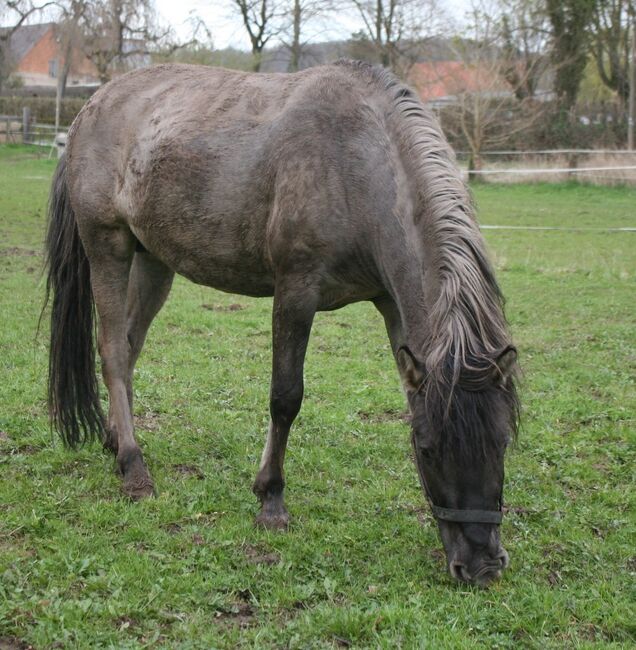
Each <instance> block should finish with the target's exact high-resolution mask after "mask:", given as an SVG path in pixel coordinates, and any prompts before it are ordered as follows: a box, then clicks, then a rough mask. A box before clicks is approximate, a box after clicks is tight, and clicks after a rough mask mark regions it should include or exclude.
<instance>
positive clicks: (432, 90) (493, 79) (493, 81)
mask: <svg viewBox="0 0 636 650" xmlns="http://www.w3.org/2000/svg"><path fill="white" fill-rule="evenodd" d="M409 81H410V83H411V84H413V85H414V86H415V87H416V88H417V90H418V92H419V94H420V96H421V97H422V99H423V100H424V101H431V100H436V99H442V98H450V97H454V96H457V95H458V94H461V93H479V94H493V93H494V94H501V93H506V94H509V93H510V92H511V90H510V87H509V86H508V85H507V84H506V81H505V80H504V79H503V78H502V77H500V76H499V75H498V74H497V73H496V72H495V71H493V70H492V69H489V68H488V67H487V66H485V65H479V64H477V65H473V66H468V65H466V64H464V63H463V62H461V61H435V62H425V63H416V64H415V65H414V66H413V67H412V68H411V71H410V73H409Z"/></svg>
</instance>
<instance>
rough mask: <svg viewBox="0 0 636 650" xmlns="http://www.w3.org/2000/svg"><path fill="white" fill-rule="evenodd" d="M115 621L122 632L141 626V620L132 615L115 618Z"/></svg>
mask: <svg viewBox="0 0 636 650" xmlns="http://www.w3.org/2000/svg"><path fill="white" fill-rule="evenodd" d="M114 623H115V625H116V626H117V629H118V630H119V631H120V632H123V631H124V630H131V629H134V628H136V627H139V621H138V620H136V619H134V618H132V617H131V616H119V617H118V618H116V619H115V621H114Z"/></svg>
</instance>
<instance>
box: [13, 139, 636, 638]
mask: <svg viewBox="0 0 636 650" xmlns="http://www.w3.org/2000/svg"><path fill="white" fill-rule="evenodd" d="M54 166H55V163H54V162H53V161H48V160H46V159H45V158H42V157H41V158H37V157H36V155H35V154H34V152H32V151H29V150H27V149H24V148H20V147H10V146H4V147H0V242H1V245H0V322H1V326H0V371H1V374H0V648H2V649H3V650H5V649H11V650H13V649H16V648H26V647H29V645H32V646H33V647H34V648H38V649H40V648H89V647H90V648H97V647H112V648H152V647H166V648H175V647H176V648H238V647H245V648H339V647H352V648H476V647H483V648H513V647H514V648H518V647H521V648H541V650H544V649H546V648H588V647H616V648H627V647H633V645H634V643H636V638H635V635H636V627H635V619H636V615H635V608H636V580H635V576H636V548H635V542H636V525H635V512H636V507H635V506H636V498H635V494H636V492H635V489H634V478H635V477H634V468H635V464H634V461H635V456H636V453H635V444H634V443H635V434H634V430H635V428H636V427H635V425H636V423H635V410H636V403H635V402H636V399H635V386H634V381H635V373H634V368H635V361H636V349H635V347H636V346H635V325H636V323H635V312H634V304H635V297H636V292H635V274H636V233H634V232H603V231H595V230H592V231H585V230H572V231H565V230H562V231H517V230H500V231H496V230H488V231H485V232H486V237H487V240H488V243H489V246H490V248H491V251H492V255H493V257H494V260H495V263H496V266H497V268H498V272H499V280H500V282H501V284H502V287H503V290H504V292H505V294H506V296H507V299H508V315H509V319H510V321H511V326H512V329H513V334H514V337H515V340H516V343H517V345H518V347H519V350H520V359H521V363H522V366H523V369H524V379H523V388H522V399H523V406H524V417H523V430H522V434H521V436H520V438H519V441H518V443H517V445H516V446H515V448H513V449H512V451H511V453H510V454H509V457H508V463H507V476H506V491H505V498H506V503H507V505H508V508H509V512H508V515H507V516H506V518H505V520H504V524H503V527H502V538H503V541H504V544H505V546H506V548H507V550H508V551H509V553H510V557H511V566H510V569H509V570H508V571H507V573H506V574H505V575H504V577H503V579H502V580H501V581H500V582H498V583H497V584H495V585H494V586H493V587H492V588H490V589H489V590H481V589H478V588H471V587H466V586H462V585H459V584H455V583H454V582H453V581H452V580H451V578H450V576H449V575H448V574H447V572H446V569H445V564H444V559H443V553H442V547H441V543H440V541H439V539H438V536H437V531H436V527H435V525H434V522H433V520H432V518H431V516H430V514H429V512H428V509H427V507H426V506H425V503H424V498H423V496H422V494H421V491H420V488H419V484H418V480H417V476H416V472H415V468H414V466H413V464H412V462H411V459H410V446H409V441H408V436H409V432H408V427H407V425H406V424H405V423H404V421H403V419H402V418H401V417H400V414H401V413H402V412H403V411H404V408H405V405H404V399H403V396H402V393H401V390H400V388H399V383H398V378H397V373H396V371H395V368H394V365H393V361H392V358H391V355H390V352H389V346H388V342H387V340H386V336H385V333H384V329H383V325H382V323H381V319H380V317H379V316H378V315H377V314H376V312H375V310H374V309H373V308H372V306H370V305H367V304H359V305H354V306H351V307H348V308H346V309H343V310H341V311H338V312H333V313H327V314H319V315H318V317H317V319H316V322H315V326H314V331H313V335H312V339H311V343H310V349H309V353H308V358H307V363H306V387H307V388H306V399H305V402H304V406H303V409H302V411H301V414H300V416H299V418H298V420H297V424H296V426H295V428H294V429H293V431H292V435H291V437H290V445H289V452H288V457H287V463H286V469H287V480H288V491H287V505H288V508H289V510H290V513H291V515H292V517H293V524H292V527H291V529H290V530H289V531H288V532H287V533H272V532H266V531H262V530H258V529H256V528H254V526H253V524H252V521H253V517H254V515H255V514H256V512H257V504H256V499H255V498H254V497H253V495H252V493H251V491H250V487H251V483H252V480H253V478H254V475H255V472H256V470H257V468H258V462H259V458H260V453H261V449H262V446H263V444H264V441H265V434H266V427H267V419H268V415H267V414H268V380H269V373H270V370H269V369H270V308H271V301H270V300H255V299H249V298H245V297H242V296H230V295H226V294H222V293H219V292H216V291H213V290H211V289H206V288H203V287H199V286H195V285H193V284H190V283H188V282H187V281H185V280H182V279H179V280H177V281H176V283H175V287H174V289H173V292H172V294H171V297H170V299H169V301H168V303H167V305H166V307H165V308H164V310H163V311H162V312H161V314H160V315H159V317H158V318H157V320H156V321H155V323H154V325H153V327H152V329H151V330H150V335H149V338H148V341H147V344H146V347H145V349H144V352H143V353H142V356H141V359H140V362H139V365H138V369H137V371H136V385H135V396H136V406H135V416H136V420H137V432H138V437H139V439H140V441H141V444H142V446H143V448H144V450H145V452H146V459H147V461H148V464H149V466H150V469H151V472H152V473H153V476H154V479H155V482H156V485H157V488H158V491H159V495H158V497H157V498H156V499H152V500H147V501H145V502H142V503H138V504H133V503H130V502H129V501H127V500H125V499H124V498H122V497H121V496H120V491H119V488H120V485H119V479H118V478H117V476H116V475H115V472H114V461H113V459H112V458H111V457H110V456H108V455H106V454H105V453H104V452H102V450H101V447H100V446H98V445H94V446H91V447H87V448H84V449H83V450H81V451H79V452H77V453H74V452H69V451H66V450H64V449H63V448H62V446H61V444H60V443H59V441H57V440H55V439H54V438H53V436H52V435H51V433H50V431H49V428H48V423H47V416H46V404H45V377H46V371H47V370H46V361H47V332H46V324H45V325H44V326H43V331H42V332H41V333H40V336H39V337H37V338H36V325H37V320H38V315H39V310H40V306H41V303H42V295H43V281H42V278H41V275H40V270H41V265H42V257H41V253H40V251H41V243H42V240H43V233H44V228H45V202H46V196H47V193H48V186H49V181H50V177H51V174H52V172H53V169H54ZM475 193H476V200H477V203H478V206H479V211H480V220H481V221H482V223H484V224H491V225H497V224H499V225H504V224H508V225H554V226H562V227H564V226H572V227H577V228H579V227H580V228H584V227H600V226H608V227H625V226H636V191H634V190H629V189H621V188H613V189H608V188H595V187H589V186H581V185H574V184H573V185H559V186H551V185H525V186H514V185H506V186H497V185H484V186H479V187H477V188H476V189H475Z"/></svg>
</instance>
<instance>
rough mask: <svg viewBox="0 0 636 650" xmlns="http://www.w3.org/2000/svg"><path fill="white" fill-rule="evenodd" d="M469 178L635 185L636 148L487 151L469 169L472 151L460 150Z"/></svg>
mask: <svg viewBox="0 0 636 650" xmlns="http://www.w3.org/2000/svg"><path fill="white" fill-rule="evenodd" d="M457 157H458V159H459V161H460V164H461V165H462V166H463V167H464V172H465V174H466V176H467V177H468V178H469V179H470V180H482V181H486V180H489V181H494V182H497V183H506V182H508V183H509V182H513V183H519V182H522V183H526V182H537V181H543V182H546V181H547V182H563V181H567V180H571V179H573V178H576V180H578V181H582V182H588V183H589V182H591V183H595V184H601V185H633V186H636V151H634V150H621V149H545V150H537V151H486V152H482V153H481V155H480V162H481V164H480V166H479V169H468V168H467V164H466V163H467V159H468V158H469V157H470V154H469V152H465V151H460V152H458V153H457Z"/></svg>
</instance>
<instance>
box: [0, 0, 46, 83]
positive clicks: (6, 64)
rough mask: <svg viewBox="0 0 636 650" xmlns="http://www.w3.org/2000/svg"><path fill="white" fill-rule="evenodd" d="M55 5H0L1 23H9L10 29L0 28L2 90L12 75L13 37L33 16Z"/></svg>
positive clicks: (24, 0)
mask: <svg viewBox="0 0 636 650" xmlns="http://www.w3.org/2000/svg"><path fill="white" fill-rule="evenodd" d="M53 4H54V2H35V1H34V0H4V1H3V2H2V4H0V22H8V23H9V27H3V28H0V90H2V87H3V85H4V83H5V82H6V80H7V79H8V78H9V75H10V74H11V68H12V63H13V62H12V61H11V56H10V52H9V47H10V43H11V37H12V36H13V35H14V34H15V32H16V31H17V30H18V29H19V28H20V27H22V25H24V23H25V22H26V21H27V20H28V19H29V18H30V17H31V16H33V15H35V14H36V13H38V12H41V11H42V10H43V9H46V8H47V7H49V6H51V5H53Z"/></svg>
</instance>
